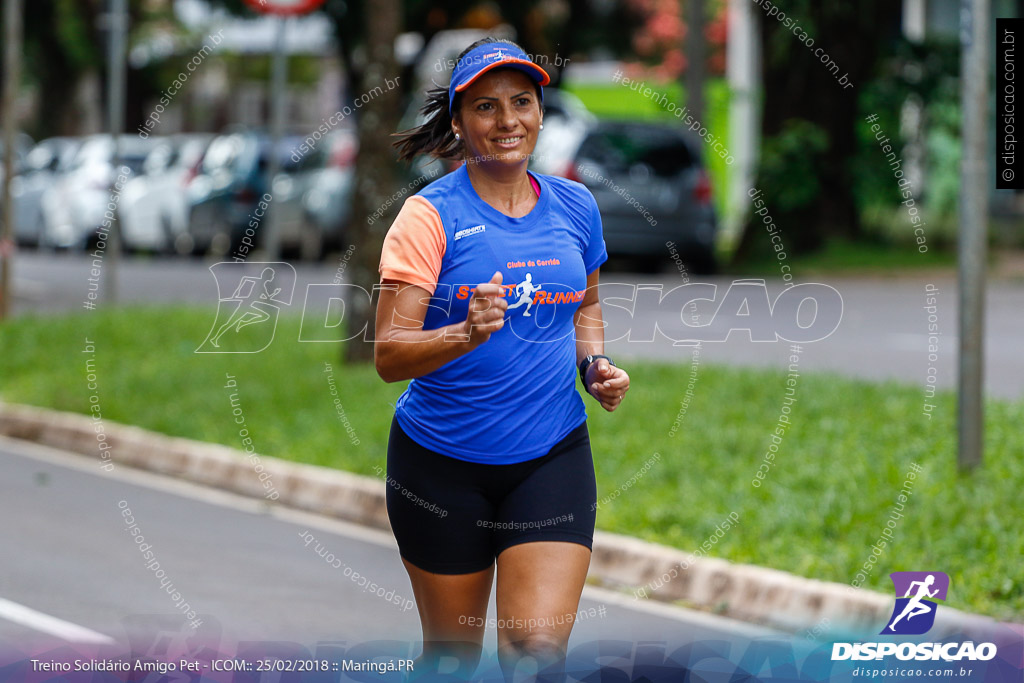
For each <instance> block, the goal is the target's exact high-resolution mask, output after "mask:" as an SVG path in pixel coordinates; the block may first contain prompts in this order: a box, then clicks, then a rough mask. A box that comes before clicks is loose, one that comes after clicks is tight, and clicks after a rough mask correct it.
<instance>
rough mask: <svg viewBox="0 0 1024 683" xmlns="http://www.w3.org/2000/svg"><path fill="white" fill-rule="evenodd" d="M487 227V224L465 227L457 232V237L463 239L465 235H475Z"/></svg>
mask: <svg viewBox="0 0 1024 683" xmlns="http://www.w3.org/2000/svg"><path fill="white" fill-rule="evenodd" d="M486 229H487V226H486V225H474V226H473V227H472V228H463V229H462V230H459V231H457V232H456V233H455V239H457V240H461V239H462V238H463V237H469V236H470V235H475V234H477V233H478V232H483V231H484V230H486Z"/></svg>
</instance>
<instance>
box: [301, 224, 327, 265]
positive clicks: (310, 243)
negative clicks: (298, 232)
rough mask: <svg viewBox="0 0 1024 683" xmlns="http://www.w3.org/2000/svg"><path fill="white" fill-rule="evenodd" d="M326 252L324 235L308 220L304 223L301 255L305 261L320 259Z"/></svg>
mask: <svg viewBox="0 0 1024 683" xmlns="http://www.w3.org/2000/svg"><path fill="white" fill-rule="evenodd" d="M323 253H324V236H323V233H322V232H320V229H319V228H317V227H316V226H315V225H313V224H311V223H309V222H308V221H303V223H302V243H301V244H300V245H299V256H300V258H302V260H303V261H319V260H320V258H321V257H322V256H323Z"/></svg>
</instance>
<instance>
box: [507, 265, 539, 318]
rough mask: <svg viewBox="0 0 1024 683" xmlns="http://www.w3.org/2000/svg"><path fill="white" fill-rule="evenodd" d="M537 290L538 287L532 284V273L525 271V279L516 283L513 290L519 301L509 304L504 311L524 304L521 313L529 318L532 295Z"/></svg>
mask: <svg viewBox="0 0 1024 683" xmlns="http://www.w3.org/2000/svg"><path fill="white" fill-rule="evenodd" d="M539 291H540V287H537V286H535V285H534V284H533V275H531V274H530V273H527V274H526V279H525V280H523V281H522V282H520V283H519V284H518V285H516V289H515V292H516V294H518V295H519V301H517V302H515V303H514V304H510V305H509V307H508V308H507V309H506V311H511V310H512V309H513V308H517V307H519V306H522V305H523V304H526V311H524V312H523V315H524V316H526V317H527V318H529V317H530V316H531V315H532V314H531V313H530V309H531V308H533V295H534V294H536V293H537V292H539Z"/></svg>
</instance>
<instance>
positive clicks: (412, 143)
mask: <svg viewBox="0 0 1024 683" xmlns="http://www.w3.org/2000/svg"><path fill="white" fill-rule="evenodd" d="M487 43H509V44H511V45H516V44H515V43H513V42H512V41H511V40H502V39H499V38H494V37H492V36H487V37H486V38H481V39H480V40H478V41H476V42H474V43H473V44H471V45H470V46H468V47H467V48H466V49H465V50H463V51H462V52H460V53H459V56H458V58H456V60H455V63H456V64H458V63H459V61H460V60H461V59H462V58H463V57H465V56H466V54H468V53H469V52H470V50H473V49H475V48H477V47H479V46H481V45H486V44H487ZM516 47H519V46H518V45H516ZM520 49H522V48H520ZM536 87H537V88H538V90H539V88H540V86H536ZM461 99H462V94H461V93H456V95H455V102H454V103H453V104H452V107H451V110H452V111H453V112H458V111H459V104H460V103H461ZM420 113H421V114H423V115H424V116H426V117H427V120H426V122H424V123H423V124H422V125H419V126H416V127H415V128H410V129H409V130H403V131H401V132H398V133H394V134H393V135H394V136H395V137H397V138H398V140H397V141H395V142H394V143H392V144H393V145H394V146H395V147H396V148H397V149H398V158H399V159H400V160H401V161H412V160H413V159H414V158H416V157H417V156H419V155H420V154H429V155H431V156H433V157H435V158H437V159H461V158H462V156H463V145H462V141H461V140H456V139H455V134H454V133H453V132H452V117H451V115H450V114H449V113H448V87H447V86H443V87H442V86H438V87H435V88H431V89H430V90H428V91H427V101H426V103H425V104H424V105H423V108H422V109H420Z"/></svg>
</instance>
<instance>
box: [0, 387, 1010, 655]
mask: <svg viewBox="0 0 1024 683" xmlns="http://www.w3.org/2000/svg"><path fill="white" fill-rule="evenodd" d="M97 429H102V430H103V431H102V432H100V433H98V432H97ZM0 434H3V435H5V436H9V437H13V438H17V439H24V440H28V441H33V442H35V443H39V444H43V445H46V446H51V447H53V448H59V449H61V450H66V451H70V452H73V453H78V454H81V455H84V456H89V457H92V458H94V459H95V460H96V467H97V470H100V471H102V470H103V469H104V468H106V469H110V468H111V467H116V466H119V465H125V466H130V467H136V468H139V469H144V470H149V471H152V472H158V473H161V474H166V475H170V476H174V477H180V478H182V479H187V480H189V481H192V482H196V483H199V484H205V485H207V486H213V487H216V488H220V489H225V490H228V491H233V492H235V493H239V494H242V495H245V496H251V497H258V498H264V499H265V500H267V502H268V504H269V503H277V504H280V505H284V506H287V507H291V508H297V509H300V510H307V511H310V512H315V513H319V514H324V515H328V516H332V517H336V518H339V519H344V520H348V521H352V522H357V523H359V524H363V525H366V526H371V527H375V528H378V529H387V530H390V528H391V527H390V525H389V523H388V516H387V509H386V507H385V499H384V486H385V485H384V482H383V481H382V480H378V479H374V478H371V477H365V476H361V475H356V474H350V473H348V472H343V471H340V470H335V469H330V468H327V467H317V466H314V465H303V464H298V463H293V462H288V461H285V460H281V459H278V458H272V457H266V456H253V455H248V454H246V453H244V452H243V451H239V450H236V449H233V448H228V447H227V446H222V445H219V444H209V443H204V442H201V441H193V440H190V439H183V438H177V437H170V436H165V435H163V434H158V433H155V432H150V431H147V430H145V429H141V428H139V427H134V426H130V425H122V424H118V423H115V422H112V421H111V420H106V419H104V420H103V421H102V422H97V421H94V420H93V419H92V418H90V417H89V416H86V415H80V414H77V413H66V412H61V411H56V410H50V409H47V408H39V407H35V406H25V405H18V404H11V403H4V402H0ZM98 437H101V438H98ZM100 441H105V442H106V444H107V445H108V446H109V450H106V451H105V452H106V453H107V454H108V455H109V456H110V457H109V459H107V460H104V459H102V458H101V451H100V448H99V443H100ZM111 463H113V464H111ZM684 566H685V567H687V568H686V569H685V570H683V569H681V568H682V567H684ZM590 575H591V578H592V579H595V578H596V579H597V580H599V581H600V582H602V583H603V584H606V585H612V586H619V587H628V588H634V587H639V586H648V585H650V584H651V582H656V583H657V584H658V585H659V588H658V590H657V591H651V590H648V591H647V595H648V598H649V599H657V600H660V601H666V602H671V601H683V602H684V603H686V604H687V605H689V606H692V607H697V608H701V609H705V610H711V611H714V612H716V613H718V614H722V615H724V616H728V617H731V618H734V619H740V620H743V621H747V622H752V623H756V624H762V625H766V626H770V627H773V628H778V629H782V630H785V631H790V632H797V631H810V632H811V634H812V635H819V634H823V635H822V637H838V636H839V635H840V634H843V633H850V634H855V633H863V632H867V633H872V632H877V629H879V628H880V627H881V626H882V625H884V621H885V619H886V618H887V617H888V616H889V613H890V610H891V609H892V598H891V596H887V595H883V594H880V593H875V592H873V591H868V590H864V589H859V588H852V587H850V586H847V585H845V584H837V583H828V582H825V581H817V580H814V579H806V578H803V577H799V576H794V575H792V574H788V573H786V572H782V571H778V570H774V569H766V568H763V567H757V566H753V565H740V564H733V563H731V562H727V561H725V560H721V559H717V558H711V557H700V558H694V557H693V556H692V555H691V554H689V553H686V552H684V551H681V550H677V549H675V548H669V547H666V546H661V545H657V544H654V543H649V542H646V541H642V540H639V539H636V538H632V537H629V536H621V535H618V534H612V533H608V532H603V531H598V532H597V533H596V535H595V538H594V553H593V557H592V560H591V565H590ZM633 595H634V598H636V599H643V598H641V597H638V595H639V591H636V590H634V591H633ZM997 626H998V624H997V622H995V621H994V620H993V619H989V618H987V617H980V616H976V615H972V614H967V613H964V612H960V611H958V610H954V609H951V608H948V607H943V608H942V609H941V610H940V611H939V613H938V615H937V618H936V625H935V627H934V628H933V629H932V631H930V632H929V637H930V638H936V639H938V638H941V637H943V636H945V635H957V634H964V633H984V632H988V631H990V630H993V629H995V628H996V627H997ZM815 629H817V631H816V630H815Z"/></svg>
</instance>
